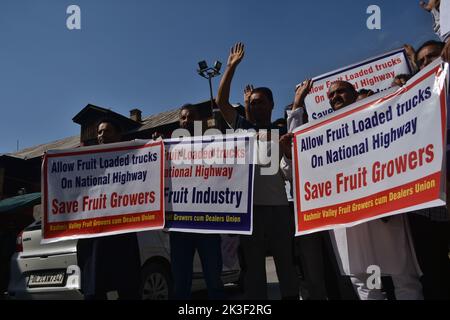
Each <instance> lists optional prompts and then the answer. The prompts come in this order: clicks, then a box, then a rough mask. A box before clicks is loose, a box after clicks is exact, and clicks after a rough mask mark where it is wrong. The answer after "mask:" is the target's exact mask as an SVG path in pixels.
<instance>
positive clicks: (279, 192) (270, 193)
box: [233, 115, 289, 206]
mask: <svg viewBox="0 0 450 320" xmlns="http://www.w3.org/2000/svg"><path fill="white" fill-rule="evenodd" d="M233 128H234V129H243V130H250V129H254V130H256V131H259V130H270V129H278V130H279V133H280V135H282V134H284V133H283V131H284V132H285V131H286V130H280V128H278V127H276V126H274V125H270V126H267V127H258V126H256V125H254V124H252V123H251V122H249V121H247V120H246V119H245V118H244V117H242V116H240V115H236V120H235V122H234V126H233ZM264 143H265V142H258V145H259V147H258V158H259V159H268V158H270V156H271V154H272V150H274V148H273V147H274V143H278V141H277V142H273V141H272V142H271V143H268V144H267V148H264V147H265V146H264V145H261V144H264ZM276 161H277V163H276V164H273V163H272V165H277V166H278V164H279V161H280V158H279V156H278V157H277V159H276ZM261 162H262V163H266V161H261ZM270 164H271V163H269V164H268V165H260V164H257V165H256V167H255V181H254V197H253V204H254V205H257V206H287V205H288V204H289V203H288V200H287V196H286V192H285V184H284V178H283V176H282V174H281V172H280V169H279V167H278V170H277V172H276V174H274V175H263V174H261V169H263V168H267V167H269V166H270Z"/></svg>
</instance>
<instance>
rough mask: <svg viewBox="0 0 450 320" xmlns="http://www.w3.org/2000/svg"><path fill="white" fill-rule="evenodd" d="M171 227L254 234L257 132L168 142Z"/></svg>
mask: <svg viewBox="0 0 450 320" xmlns="http://www.w3.org/2000/svg"><path fill="white" fill-rule="evenodd" d="M164 144H165V150H166V151H165V152H166V154H165V160H166V164H165V172H164V176H165V189H164V194H165V201H166V203H165V208H166V228H167V229H168V230H170V231H181V232H195V233H219V234H251V233H252V226H253V219H252V213H253V180H254V170H255V169H254V163H255V161H254V156H255V155H256V153H255V134H228V135H217V136H203V137H192V138H191V137H186V138H177V139H170V140H165V141H164Z"/></svg>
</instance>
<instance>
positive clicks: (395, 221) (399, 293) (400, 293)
mask: <svg viewBox="0 0 450 320" xmlns="http://www.w3.org/2000/svg"><path fill="white" fill-rule="evenodd" d="M311 86H312V82H311V81H305V82H304V83H303V85H301V86H299V87H298V88H297V91H296V100H295V102H294V107H293V112H292V113H291V114H290V115H289V117H288V128H289V131H290V132H292V131H293V129H295V128H296V127H298V126H300V125H302V124H303V119H304V116H303V113H304V108H303V107H304V103H303V101H304V100H303V99H304V97H305V96H306V94H305V91H306V92H307V91H309V89H310V88H311ZM328 97H329V99H330V105H331V106H332V108H333V109H334V110H335V111H336V110H339V109H341V108H344V107H346V106H348V105H350V104H352V103H354V102H355V101H356V97H357V92H356V90H355V89H354V88H353V86H352V85H351V84H350V83H348V82H343V81H341V82H336V83H334V84H333V85H332V86H331V87H330V91H329V93H328ZM302 106H303V107H302ZM281 168H282V170H283V172H284V173H285V174H286V175H290V176H292V172H291V162H290V160H289V159H287V158H286V157H284V158H283V159H282V161H281ZM330 236H331V240H332V243H333V248H334V250H335V254H336V258H337V260H338V265H339V267H340V270H341V273H342V275H347V276H350V277H351V281H352V283H353V286H354V288H355V290H356V293H357V294H358V296H359V298H360V299H361V300H374V299H376V300H379V299H386V296H385V294H384V292H382V290H381V285H377V284H376V283H374V282H373V281H370V280H371V278H369V277H370V276H371V275H372V273H368V272H370V269H369V271H368V268H369V267H370V266H376V268H377V267H378V268H379V270H380V272H381V274H382V275H390V276H391V278H392V280H393V283H394V288H395V296H396V298H397V299H398V300H419V299H423V294H422V285H421V283H420V281H419V277H420V276H421V271H420V268H419V265H418V263H417V259H416V256H415V253H414V248H413V244H412V239H411V236H410V231H409V227H408V224H407V222H406V216H405V215H395V216H391V217H388V218H384V219H378V220H373V221H369V222H366V223H362V224H359V225H356V226H354V227H350V228H340V229H335V230H332V231H330ZM378 281H379V279H378ZM372 284H373V286H372Z"/></svg>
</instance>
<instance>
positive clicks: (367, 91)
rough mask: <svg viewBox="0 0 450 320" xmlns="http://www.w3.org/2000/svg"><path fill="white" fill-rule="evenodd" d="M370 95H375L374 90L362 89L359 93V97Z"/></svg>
mask: <svg viewBox="0 0 450 320" xmlns="http://www.w3.org/2000/svg"><path fill="white" fill-rule="evenodd" d="M369 93H374V92H373V90H370V89H361V90H359V91H358V95H361V94H369Z"/></svg>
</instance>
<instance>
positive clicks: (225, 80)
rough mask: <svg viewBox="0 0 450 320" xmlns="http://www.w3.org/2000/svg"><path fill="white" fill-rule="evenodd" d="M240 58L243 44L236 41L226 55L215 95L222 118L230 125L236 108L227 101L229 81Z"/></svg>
mask: <svg viewBox="0 0 450 320" xmlns="http://www.w3.org/2000/svg"><path fill="white" fill-rule="evenodd" d="M242 58H244V44H243V43H240V42H238V43H236V44H235V45H234V46H233V47H232V48H231V52H230V55H229V57H228V63H227V68H226V70H225V72H224V73H223V76H222V79H221V81H220V86H219V90H218V92H217V97H216V104H217V106H218V107H219V109H220V112H221V113H222V116H223V118H224V119H225V121H226V122H228V123H229V124H231V125H233V124H234V122H235V121H236V114H237V113H236V110H234V108H233V106H232V105H231V103H230V101H229V100H230V88H231V81H232V80H233V76H234V72H235V71H236V67H237V66H238V65H239V63H240V62H241V60H242Z"/></svg>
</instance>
